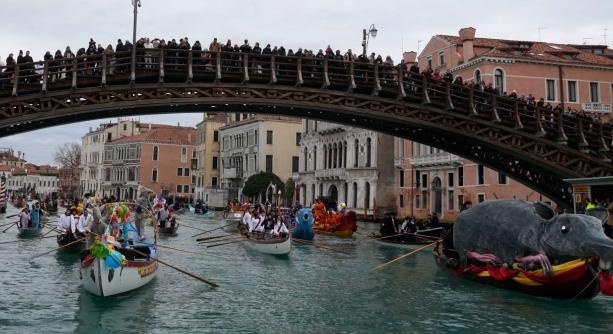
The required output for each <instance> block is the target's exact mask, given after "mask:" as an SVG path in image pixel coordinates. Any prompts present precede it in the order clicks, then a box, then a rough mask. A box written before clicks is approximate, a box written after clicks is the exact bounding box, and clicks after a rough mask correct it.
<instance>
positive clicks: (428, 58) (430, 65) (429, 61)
mask: <svg viewBox="0 0 613 334" xmlns="http://www.w3.org/2000/svg"><path fill="white" fill-rule="evenodd" d="M426 62H427V63H428V68H432V56H428V57H427V58H426Z"/></svg>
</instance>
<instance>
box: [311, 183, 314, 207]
mask: <svg viewBox="0 0 613 334" xmlns="http://www.w3.org/2000/svg"><path fill="white" fill-rule="evenodd" d="M313 203H315V183H313V184H311V204H313Z"/></svg>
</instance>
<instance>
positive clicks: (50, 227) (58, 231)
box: [40, 223, 62, 233]
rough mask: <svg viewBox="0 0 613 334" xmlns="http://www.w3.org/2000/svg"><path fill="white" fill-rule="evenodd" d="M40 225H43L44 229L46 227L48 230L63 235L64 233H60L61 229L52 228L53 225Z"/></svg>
mask: <svg viewBox="0 0 613 334" xmlns="http://www.w3.org/2000/svg"><path fill="white" fill-rule="evenodd" d="M40 224H41V225H43V226H44V227H46V228H48V229H50V230H52V231H55V232H57V233H62V231H60V230H59V229H57V228H56V227H53V226H51V225H49V224H45V223H40Z"/></svg>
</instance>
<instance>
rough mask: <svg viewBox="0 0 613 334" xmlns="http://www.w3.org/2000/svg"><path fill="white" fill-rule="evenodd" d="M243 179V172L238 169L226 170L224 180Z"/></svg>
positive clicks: (223, 175)
mask: <svg viewBox="0 0 613 334" xmlns="http://www.w3.org/2000/svg"><path fill="white" fill-rule="evenodd" d="M242 177H243V170H242V169H238V168H236V167H232V168H224V169H223V173H222V178H224V179H240V178H242Z"/></svg>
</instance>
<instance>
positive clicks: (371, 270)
mask: <svg viewBox="0 0 613 334" xmlns="http://www.w3.org/2000/svg"><path fill="white" fill-rule="evenodd" d="M437 242H438V241H436V242H433V243H431V244H427V245H425V246H423V247H419V248H417V249H416V250H414V251H412V252H410V253H407V254H404V255H401V256H399V257H397V258H395V259H393V260H391V261H388V262H385V263H382V264H380V265H378V266H376V267H374V268H372V269H370V270H369V272H373V271H375V270H379V269H381V268H383V267H385V266H387V265H388V264H391V263H394V262H397V261H400V260H402V259H403V258H405V257H407V256H410V255H413V254H415V253H418V252H421V251H422V250H424V249H426V248H428V247H430V246H433V245H435V244H436V243H437Z"/></svg>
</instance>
